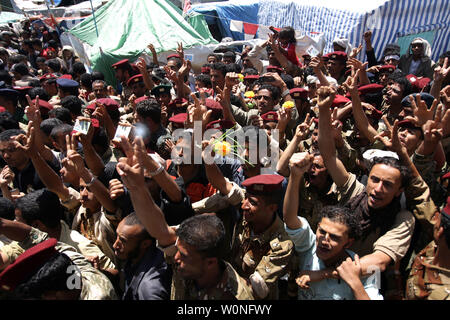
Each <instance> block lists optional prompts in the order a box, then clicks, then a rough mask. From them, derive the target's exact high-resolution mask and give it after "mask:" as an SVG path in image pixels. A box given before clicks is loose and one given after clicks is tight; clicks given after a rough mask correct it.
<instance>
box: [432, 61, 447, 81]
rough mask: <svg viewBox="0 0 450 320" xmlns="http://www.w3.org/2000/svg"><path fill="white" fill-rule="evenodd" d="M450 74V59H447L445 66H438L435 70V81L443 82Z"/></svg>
mask: <svg viewBox="0 0 450 320" xmlns="http://www.w3.org/2000/svg"><path fill="white" fill-rule="evenodd" d="M449 73H450V63H449V61H448V57H447V58H445V60H444V64H443V65H442V67H441V66H437V67H436V68H435V69H434V81H436V82H442V81H444V79H445V78H447V76H448V75H449Z"/></svg>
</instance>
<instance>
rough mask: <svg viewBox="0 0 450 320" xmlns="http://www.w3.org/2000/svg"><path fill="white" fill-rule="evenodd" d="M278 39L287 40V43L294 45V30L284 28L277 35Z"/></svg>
mask: <svg viewBox="0 0 450 320" xmlns="http://www.w3.org/2000/svg"><path fill="white" fill-rule="evenodd" d="M278 39H287V40H288V42H289V43H296V42H297V40H296V39H295V30H294V28H292V27H284V28H282V29H281V30H280V32H279V33H278Z"/></svg>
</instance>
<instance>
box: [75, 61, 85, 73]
mask: <svg viewBox="0 0 450 320" xmlns="http://www.w3.org/2000/svg"><path fill="white" fill-rule="evenodd" d="M72 73H73V74H84V73H86V68H85V66H84V64H83V63H82V62H75V63H74V64H73V65H72Z"/></svg>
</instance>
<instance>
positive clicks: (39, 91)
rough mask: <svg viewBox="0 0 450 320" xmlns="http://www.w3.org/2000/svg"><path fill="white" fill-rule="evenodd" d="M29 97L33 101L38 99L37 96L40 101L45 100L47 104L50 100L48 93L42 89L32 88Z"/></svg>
mask: <svg viewBox="0 0 450 320" xmlns="http://www.w3.org/2000/svg"><path fill="white" fill-rule="evenodd" d="M28 95H29V96H30V98H31V100H34V99H36V97H37V96H39V100H45V101H47V102H48V100H50V97H49V96H48V94H47V92H46V91H45V90H44V88H42V87H35V88H31V89H30V90H28Z"/></svg>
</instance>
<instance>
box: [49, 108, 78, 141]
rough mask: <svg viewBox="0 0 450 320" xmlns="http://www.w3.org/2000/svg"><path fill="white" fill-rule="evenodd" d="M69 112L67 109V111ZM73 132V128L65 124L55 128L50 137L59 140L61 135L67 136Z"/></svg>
mask: <svg viewBox="0 0 450 320" xmlns="http://www.w3.org/2000/svg"><path fill="white" fill-rule="evenodd" d="M66 110H67V109H66ZM72 130H73V126H71V125H70V124H67V123H63V124H60V125H57V126H55V127H53V129H52V131H51V132H50V137H51V138H52V139H53V140H55V139H56V138H58V136H59V135H66V134H70V133H71V132H72Z"/></svg>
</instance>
